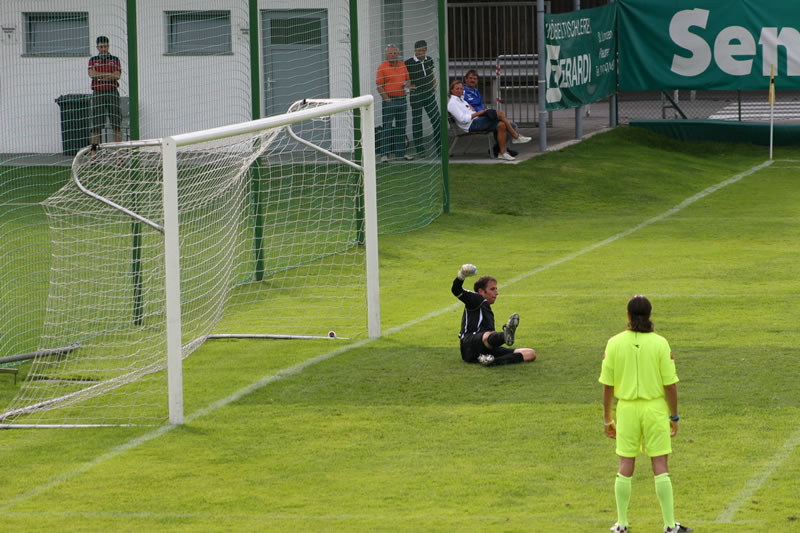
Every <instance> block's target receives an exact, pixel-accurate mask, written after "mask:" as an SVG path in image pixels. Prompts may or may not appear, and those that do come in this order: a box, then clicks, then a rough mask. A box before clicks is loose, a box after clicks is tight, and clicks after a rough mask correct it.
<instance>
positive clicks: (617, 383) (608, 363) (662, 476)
mask: <svg viewBox="0 0 800 533" xmlns="http://www.w3.org/2000/svg"><path fill="white" fill-rule="evenodd" d="M651 311H652V306H651V304H650V301H649V300H648V299H647V298H645V297H644V296H640V295H637V296H634V297H633V298H631V299H630V301H628V328H627V330H625V331H623V332H622V333H619V334H617V335H615V336H613V337H611V339H609V341H608V344H607V345H606V351H605V353H604V354H603V365H602V369H601V372H600V379H599V381H600V383H602V384H603V424H604V425H605V431H606V436H608V437H609V438H612V439H616V441H617V455H618V456H619V473H617V477H616V480H615V483H614V494H615V496H616V500H617V523H616V524H614V526H613V527H612V528H611V531H614V532H617V533H624V532H626V531H628V504H629V503H630V499H631V477H632V476H633V469H634V466H635V461H636V456H637V455H638V454H639V451H640V450H641V449H642V442H643V441H644V450H645V452H646V453H647V455H648V456H649V457H650V461H651V462H652V466H653V475H654V476H655V489H656V496H657V497H658V502H659V504H660V505H661V515H662V517H663V518H664V532H665V533H679V532H688V531H692V529H691V528H688V527H686V526H683V525H681V524H680V523H678V522H676V521H675V510H674V505H673V493H672V481H671V480H670V477H669V467H668V465H667V457H668V456H669V454H670V453H672V443H671V442H670V437H674V436H675V435H676V434H677V433H678V419H679V418H680V417H679V416H678V389H677V385H676V384H677V383H678V375H677V373H676V372H675V360H674V358H673V355H672V351H671V350H670V347H669V343H668V342H667V340H666V339H665V338H664V337H662V336H660V335H657V334H656V333H654V332H653V323H652V322H651V321H650V312H651ZM615 397H616V398H617V412H616V414H617V421H616V422H615V421H614V418H613V416H612V411H613V403H614V398H615Z"/></svg>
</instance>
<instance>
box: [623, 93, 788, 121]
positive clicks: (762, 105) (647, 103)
mask: <svg viewBox="0 0 800 533" xmlns="http://www.w3.org/2000/svg"><path fill="white" fill-rule="evenodd" d="M617 100H618V105H617V116H618V120H619V123H620V124H627V123H630V122H631V121H635V120H680V119H690V120H725V121H737V122H769V120H770V105H769V100H768V91H767V88H765V89H764V90H763V91H692V90H679V91H678V90H676V91H663V92H659V91H645V92H620V93H617ZM773 114H774V120H775V122H782V123H787V122H800V91H783V92H781V91H778V92H777V95H776V100H775V108H774V110H773Z"/></svg>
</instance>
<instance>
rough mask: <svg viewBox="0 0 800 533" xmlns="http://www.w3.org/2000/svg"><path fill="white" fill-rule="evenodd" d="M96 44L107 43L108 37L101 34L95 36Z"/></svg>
mask: <svg viewBox="0 0 800 533" xmlns="http://www.w3.org/2000/svg"><path fill="white" fill-rule="evenodd" d="M97 44H108V37H106V36H105V35H101V36H100V37H98V38H97Z"/></svg>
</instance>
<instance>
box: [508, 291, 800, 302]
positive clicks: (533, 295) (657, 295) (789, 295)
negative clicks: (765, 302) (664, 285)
mask: <svg viewBox="0 0 800 533" xmlns="http://www.w3.org/2000/svg"><path fill="white" fill-rule="evenodd" d="M630 297H631V295H630V294H601V293H596V294H588V293H574V294H573V293H566V292H541V293H527V294H525V293H520V292H517V293H514V294H503V299H504V300H505V299H508V298H630ZM647 297H648V298H651V297H652V298H659V299H661V298H731V299H736V298H745V299H746V298H784V299H795V298H800V294H798V293H785V294H780V293H773V292H770V293H755V292H753V293H747V294H701V293H696V294H690V293H686V294H660V293H652V292H648V293H647Z"/></svg>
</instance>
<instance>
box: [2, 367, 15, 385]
mask: <svg viewBox="0 0 800 533" xmlns="http://www.w3.org/2000/svg"><path fill="white" fill-rule="evenodd" d="M18 373H19V370H18V369H16V368H6V367H4V366H0V374H14V385H16V384H17V374H18Z"/></svg>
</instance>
